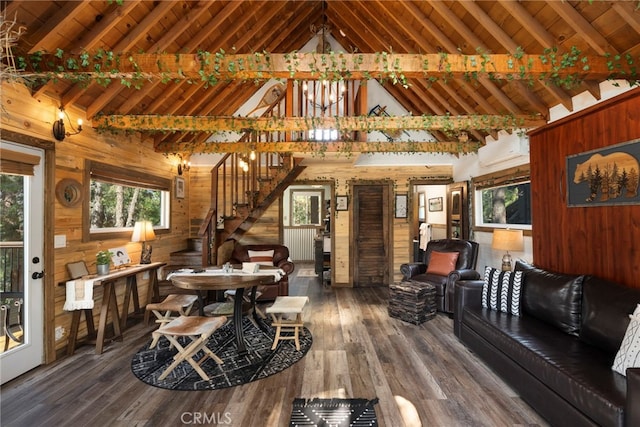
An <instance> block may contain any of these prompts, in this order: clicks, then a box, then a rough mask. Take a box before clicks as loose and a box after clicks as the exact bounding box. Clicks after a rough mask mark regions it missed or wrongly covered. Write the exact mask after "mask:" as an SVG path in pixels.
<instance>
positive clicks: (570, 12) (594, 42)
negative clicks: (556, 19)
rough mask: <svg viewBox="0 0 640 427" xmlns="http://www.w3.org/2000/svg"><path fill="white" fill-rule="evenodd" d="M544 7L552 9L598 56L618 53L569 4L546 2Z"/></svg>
mask: <svg viewBox="0 0 640 427" xmlns="http://www.w3.org/2000/svg"><path fill="white" fill-rule="evenodd" d="M546 5H547V6H549V7H550V8H552V9H553V10H554V11H555V12H556V13H557V14H558V15H559V16H560V18H562V20H563V21H565V22H566V23H567V24H569V26H570V27H571V28H573V29H574V30H575V31H576V32H577V33H578V34H580V37H582V38H583V39H584V40H585V41H586V42H587V43H588V44H589V46H591V48H592V49H593V50H595V51H596V53H598V54H599V55H604V54H606V53H610V54H612V55H614V54H616V53H618V52H617V51H616V50H615V48H614V47H613V46H611V45H610V44H609V42H607V39H605V38H604V37H603V36H602V34H600V33H599V32H598V30H596V29H595V28H594V27H593V26H592V25H591V24H590V23H589V21H587V20H586V19H585V18H584V16H582V15H581V14H580V12H578V11H577V10H576V9H574V7H573V6H572V5H571V3H569V2H563V1H548V2H546Z"/></svg>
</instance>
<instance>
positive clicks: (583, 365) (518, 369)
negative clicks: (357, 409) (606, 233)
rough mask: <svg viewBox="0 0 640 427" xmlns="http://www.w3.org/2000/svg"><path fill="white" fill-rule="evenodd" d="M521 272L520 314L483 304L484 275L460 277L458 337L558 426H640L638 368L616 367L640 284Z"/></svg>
mask: <svg viewBox="0 0 640 427" xmlns="http://www.w3.org/2000/svg"><path fill="white" fill-rule="evenodd" d="M516 271H523V278H522V287H521V315H520V316H516V315H512V314H508V313H506V312H501V311H498V310H491V309H488V308H483V306H482V285H483V281H482V280H473V281H459V282H457V283H456V286H455V296H454V298H455V313H454V333H455V334H456V336H457V337H458V338H459V339H460V340H461V341H462V342H463V343H465V345H467V347H468V348H469V349H470V350H472V351H473V352H474V353H476V354H477V355H478V356H479V357H480V358H482V359H483V360H484V361H485V362H486V363H487V364H488V365H489V366H490V367H491V368H492V369H493V370H494V371H495V372H497V373H498V374H499V375H501V376H502V378H503V379H504V380H505V381H506V382H507V383H508V384H509V385H510V386H511V387H513V388H514V389H515V390H517V392H518V393H519V395H520V396H521V397H522V399H523V400H525V401H526V402H527V403H528V404H529V405H531V406H532V407H533V408H534V409H535V410H536V411H537V412H538V413H539V414H540V415H541V416H542V417H544V418H545V419H547V420H548V421H549V422H550V423H551V424H552V425H557V426H583V425H585V426H586V425H601V426H629V427H630V426H640V368H629V369H627V371H626V378H625V376H623V375H621V374H619V373H617V372H615V371H613V370H612V365H613V361H614V358H615V356H616V353H617V351H618V348H619V347H620V344H621V342H622V339H623V337H624V334H625V331H626V329H627V325H628V324H629V314H631V313H633V311H634V309H635V307H636V306H637V304H638V303H640V289H637V288H636V289H633V288H628V287H623V286H621V285H619V284H616V283H612V282H609V281H606V280H603V279H600V278H597V277H593V276H574V275H566V274H556V273H552V272H549V271H545V270H542V269H538V268H533V267H532V266H529V265H526V264H522V263H517V264H516Z"/></svg>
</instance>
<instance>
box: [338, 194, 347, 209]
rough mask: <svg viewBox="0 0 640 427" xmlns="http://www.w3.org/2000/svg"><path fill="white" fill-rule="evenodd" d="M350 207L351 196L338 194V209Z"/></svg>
mask: <svg viewBox="0 0 640 427" xmlns="http://www.w3.org/2000/svg"><path fill="white" fill-rule="evenodd" d="M348 209H349V196H336V210H337V211H346V210H348Z"/></svg>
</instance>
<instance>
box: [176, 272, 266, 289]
mask: <svg viewBox="0 0 640 427" xmlns="http://www.w3.org/2000/svg"><path fill="white" fill-rule="evenodd" d="M171 282H172V283H173V285H174V286H176V287H178V288H181V289H192V290H201V291H205V290H206V291H214V290H226V289H240V288H249V287H252V286H258V285H271V284H273V283H274V276H271V275H262V276H258V275H255V276H253V275H246V276H244V275H224V274H215V275H205V274H202V275H200V274H193V275H188V276H187V275H185V276H174V277H172V278H171Z"/></svg>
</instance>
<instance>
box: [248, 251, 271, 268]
mask: <svg viewBox="0 0 640 427" xmlns="http://www.w3.org/2000/svg"><path fill="white" fill-rule="evenodd" d="M248 252H249V260H250V261H251V262H255V263H256V264H260V265H271V266H273V253H274V251H273V249H272V250H270V251H248Z"/></svg>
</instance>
